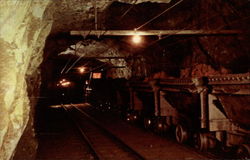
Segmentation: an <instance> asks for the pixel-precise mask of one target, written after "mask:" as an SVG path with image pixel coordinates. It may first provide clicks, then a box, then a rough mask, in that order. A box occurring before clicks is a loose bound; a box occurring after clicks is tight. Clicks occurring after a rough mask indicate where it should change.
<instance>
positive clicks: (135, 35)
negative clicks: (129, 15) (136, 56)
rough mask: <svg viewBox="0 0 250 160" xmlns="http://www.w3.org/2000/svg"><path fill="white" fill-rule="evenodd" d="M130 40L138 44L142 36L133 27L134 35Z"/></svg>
mask: <svg viewBox="0 0 250 160" xmlns="http://www.w3.org/2000/svg"><path fill="white" fill-rule="evenodd" d="M132 42H133V43H134V44H140V43H141V42H142V37H141V35H139V34H138V33H137V29H136V28H135V29H134V35H133V37H132Z"/></svg>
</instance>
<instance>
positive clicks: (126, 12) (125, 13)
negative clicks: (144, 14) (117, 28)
mask: <svg viewBox="0 0 250 160" xmlns="http://www.w3.org/2000/svg"><path fill="white" fill-rule="evenodd" d="M136 2H137V0H135V1H134V2H133V3H132V4H131V6H130V7H129V8H128V9H127V10H126V11H125V12H124V13H123V14H122V15H121V19H122V18H123V17H124V16H125V15H127V14H128V12H129V11H130V10H131V9H132V8H134V6H135V3H136Z"/></svg>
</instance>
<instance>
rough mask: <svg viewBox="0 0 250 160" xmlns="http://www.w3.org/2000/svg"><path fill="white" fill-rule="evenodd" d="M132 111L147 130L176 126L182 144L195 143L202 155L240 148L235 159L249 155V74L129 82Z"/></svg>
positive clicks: (177, 136) (161, 129)
mask: <svg viewBox="0 0 250 160" xmlns="http://www.w3.org/2000/svg"><path fill="white" fill-rule="evenodd" d="M130 109H132V110H134V111H135V112H137V113H139V115H142V118H143V119H144V126H146V127H149V125H151V124H152V125H154V126H153V127H154V128H156V129H157V130H159V131H167V130H168V129H169V128H170V127H175V136H176V140H177V141H178V142H180V143H186V142H187V141H191V142H194V143H195V146H196V147H197V148H199V149H200V150H209V149H212V148H215V147H216V146H218V145H219V146H221V147H222V148H225V147H233V146H238V151H237V152H238V153H239V154H249V152H250V145H249V143H250V141H249V140H250V119H249V116H250V75H249V74H232V75H222V76H211V77H201V78H192V79H191V78H190V79H189V78H186V79H177V78H171V79H155V80H151V81H148V82H138V81H137V82H131V83H130ZM150 112H151V113H150ZM145 113H146V114H145ZM152 115H153V117H150V116H152ZM150 118H151V119H150ZM153 121H154V122H153ZM243 156H244V155H243Z"/></svg>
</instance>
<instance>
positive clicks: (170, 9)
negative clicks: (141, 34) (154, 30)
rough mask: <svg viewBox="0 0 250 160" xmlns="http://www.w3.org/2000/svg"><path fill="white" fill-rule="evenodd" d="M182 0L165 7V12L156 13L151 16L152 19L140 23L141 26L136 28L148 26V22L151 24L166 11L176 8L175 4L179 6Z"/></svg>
mask: <svg viewBox="0 0 250 160" xmlns="http://www.w3.org/2000/svg"><path fill="white" fill-rule="evenodd" d="M181 2H183V0H180V1H178V2H176V3H175V4H174V5H172V6H171V7H169V8H167V9H165V10H164V11H163V12H161V13H160V14H158V15H156V16H155V17H153V18H151V19H150V20H148V21H147V22H145V23H144V24H142V25H140V26H139V27H137V28H135V30H139V29H141V28H142V27H144V26H146V25H147V24H149V23H150V22H152V21H154V20H155V19H157V18H159V17H160V16H161V15H163V14H165V13H166V12H168V11H169V10H171V9H172V8H174V7H175V6H177V5H178V4H180V3H181Z"/></svg>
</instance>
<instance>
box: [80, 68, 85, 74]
mask: <svg viewBox="0 0 250 160" xmlns="http://www.w3.org/2000/svg"><path fill="white" fill-rule="evenodd" d="M78 70H79V72H80V73H81V74H82V73H84V72H85V71H86V68H85V67H79V68H78Z"/></svg>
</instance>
